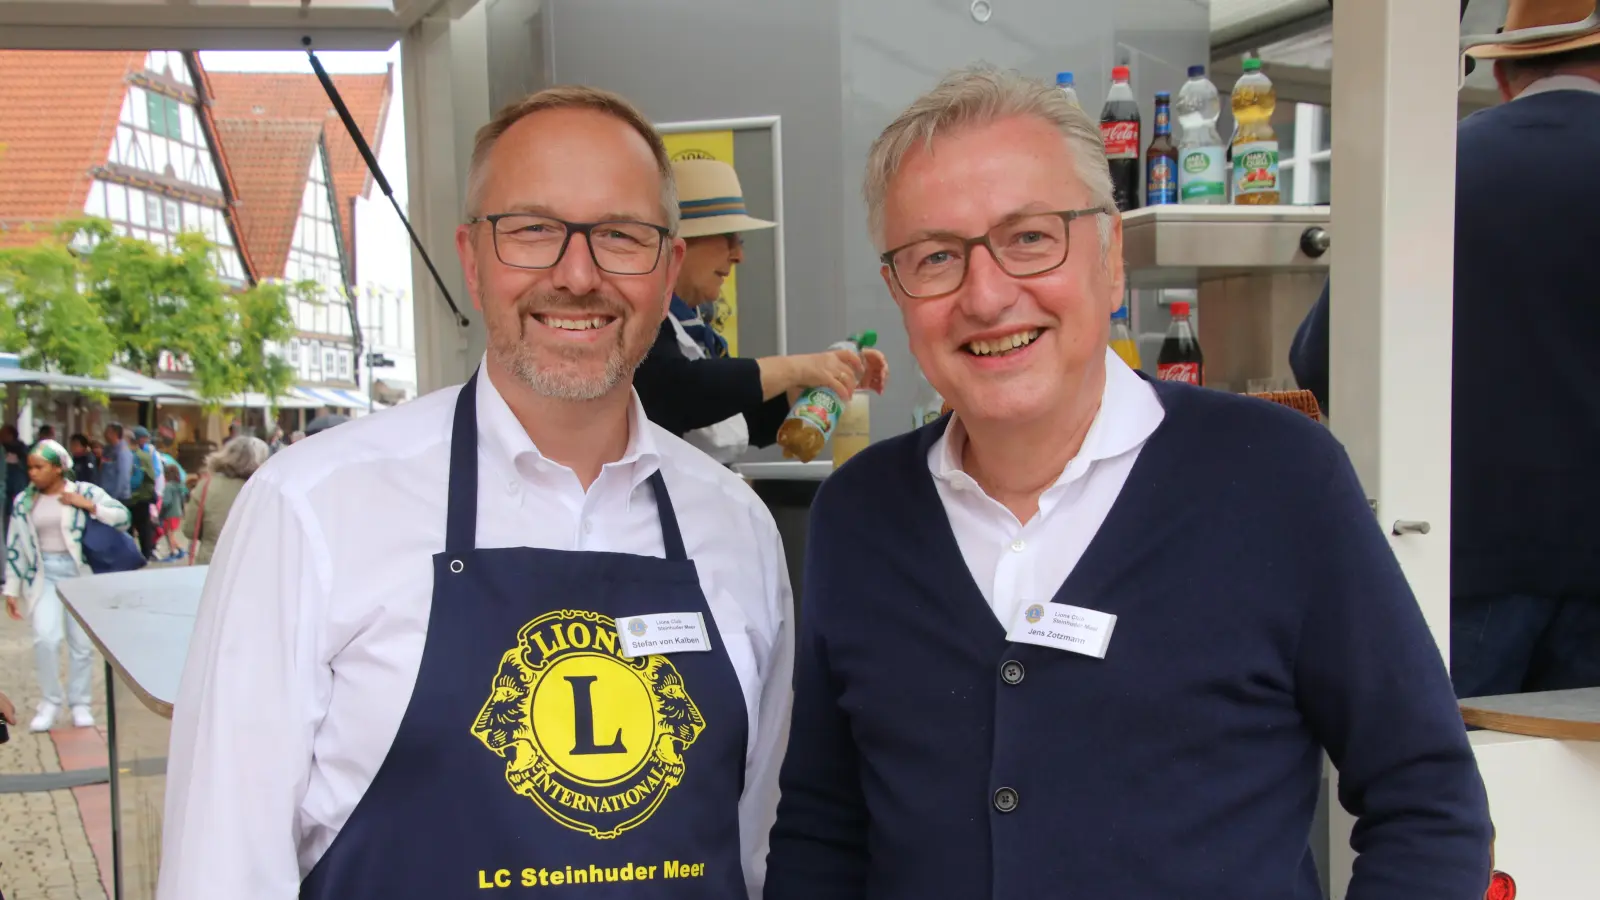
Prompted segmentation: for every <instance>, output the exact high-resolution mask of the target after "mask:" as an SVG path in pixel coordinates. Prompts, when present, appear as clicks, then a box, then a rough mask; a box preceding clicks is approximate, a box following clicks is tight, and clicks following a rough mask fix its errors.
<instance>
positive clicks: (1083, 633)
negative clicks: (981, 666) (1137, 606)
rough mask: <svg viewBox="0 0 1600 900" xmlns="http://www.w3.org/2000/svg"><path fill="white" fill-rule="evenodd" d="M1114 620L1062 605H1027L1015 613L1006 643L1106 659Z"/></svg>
mask: <svg viewBox="0 0 1600 900" xmlns="http://www.w3.org/2000/svg"><path fill="white" fill-rule="evenodd" d="M1116 625H1117V617H1116V616H1114V615H1112V614H1110V613H1103V612H1100V611H1099V610H1094V609H1084V608H1083V607H1081V606H1068V605H1066V604H1065V603H1030V604H1028V605H1027V606H1025V607H1023V609H1022V610H1020V611H1019V612H1018V613H1017V619H1016V621H1015V622H1014V623H1012V625H1011V630H1010V631H1009V632H1007V633H1006V640H1008V641H1013V642H1015V643H1018V644H1037V645H1039V646H1040V647H1054V648H1055V649H1057V650H1069V651H1071V652H1073V653H1082V654H1083V655H1084V656H1092V657H1094V658H1095V659H1105V658H1106V646H1107V645H1109V644H1110V643H1111V629H1113V628H1115V627H1116Z"/></svg>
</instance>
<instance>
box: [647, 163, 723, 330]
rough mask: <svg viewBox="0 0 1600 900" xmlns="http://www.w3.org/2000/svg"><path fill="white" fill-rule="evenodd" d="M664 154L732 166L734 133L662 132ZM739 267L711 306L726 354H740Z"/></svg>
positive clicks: (714, 327)
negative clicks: (726, 347)
mask: <svg viewBox="0 0 1600 900" xmlns="http://www.w3.org/2000/svg"><path fill="white" fill-rule="evenodd" d="M661 139H662V140H663V141H665V142H666V145H667V155H668V156H670V157H672V160H673V162H677V161H678V160H680V159H714V160H717V161H718V162H725V163H727V164H728V165H730V166H731V165H733V164H734V163H733V132H731V131H694V132H688V133H685V134H664V135H662V136H661ZM738 281H739V270H738V268H737V267H735V268H734V270H733V271H732V272H729V273H728V279H727V280H726V281H724V282H723V283H722V296H721V297H718V298H717V303H716V306H715V307H713V309H712V317H711V327H712V328H713V329H715V330H716V332H717V333H718V334H720V335H722V337H723V339H724V340H726V341H727V342H728V355H729V356H738V355H739V285H738Z"/></svg>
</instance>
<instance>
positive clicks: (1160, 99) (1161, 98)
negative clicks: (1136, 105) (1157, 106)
mask: <svg viewBox="0 0 1600 900" xmlns="http://www.w3.org/2000/svg"><path fill="white" fill-rule="evenodd" d="M1171 99H1172V95H1171V94H1169V93H1167V92H1166V91H1156V102H1157V103H1166V102H1168V101H1170V100H1171Z"/></svg>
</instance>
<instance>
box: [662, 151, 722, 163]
mask: <svg viewBox="0 0 1600 900" xmlns="http://www.w3.org/2000/svg"><path fill="white" fill-rule="evenodd" d="M686 159H716V157H715V156H712V155H711V152H710V151H708V150H701V149H699V148H696V147H689V148H685V149H683V150H679V151H678V152H677V153H674V154H672V161H673V162H683V161H684V160H686Z"/></svg>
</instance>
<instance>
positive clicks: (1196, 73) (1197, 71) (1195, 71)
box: [1189, 66, 1206, 78]
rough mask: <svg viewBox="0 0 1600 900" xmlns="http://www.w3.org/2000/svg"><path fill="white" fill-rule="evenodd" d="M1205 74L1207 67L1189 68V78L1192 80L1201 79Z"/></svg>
mask: <svg viewBox="0 0 1600 900" xmlns="http://www.w3.org/2000/svg"><path fill="white" fill-rule="evenodd" d="M1205 73H1206V67H1205V66H1190V67H1189V77H1190V78H1199V77H1200V76H1201V75H1204V74H1205Z"/></svg>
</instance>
